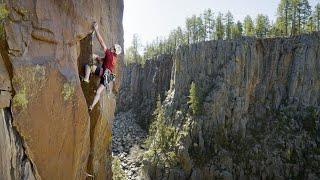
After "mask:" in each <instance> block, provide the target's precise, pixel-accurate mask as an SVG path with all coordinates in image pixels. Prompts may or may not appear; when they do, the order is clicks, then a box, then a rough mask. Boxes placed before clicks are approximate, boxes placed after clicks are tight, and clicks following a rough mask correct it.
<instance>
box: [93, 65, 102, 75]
mask: <svg viewBox="0 0 320 180" xmlns="http://www.w3.org/2000/svg"><path fill="white" fill-rule="evenodd" d="M94 74H95V75H97V76H99V77H100V76H102V75H103V69H102V67H101V66H97V68H96V70H95V71H94Z"/></svg>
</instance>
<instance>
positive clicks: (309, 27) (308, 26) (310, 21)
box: [306, 16, 316, 32]
mask: <svg viewBox="0 0 320 180" xmlns="http://www.w3.org/2000/svg"><path fill="white" fill-rule="evenodd" d="M314 30H316V26H315V23H314V21H313V17H312V16H311V17H309V19H308V21H307V24H306V31H307V32H312V31H314Z"/></svg>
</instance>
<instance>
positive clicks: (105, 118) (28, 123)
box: [0, 0, 123, 179]
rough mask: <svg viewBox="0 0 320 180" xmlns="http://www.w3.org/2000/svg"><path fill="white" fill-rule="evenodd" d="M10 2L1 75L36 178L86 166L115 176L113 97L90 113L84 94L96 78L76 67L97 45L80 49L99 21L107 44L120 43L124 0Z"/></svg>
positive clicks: (64, 175)
mask: <svg viewBox="0 0 320 180" xmlns="http://www.w3.org/2000/svg"><path fill="white" fill-rule="evenodd" d="M7 7H8V10H9V17H8V18H7V21H6V23H5V34H6V37H5V42H4V44H3V45H2V46H1V55H2V57H4V60H3V61H2V60H1V61H0V63H1V64H0V81H1V82H4V83H3V84H1V87H2V86H6V87H7V88H8V91H11V89H10V88H11V84H12V89H13V94H14V96H13V99H11V109H12V122H13V126H14V127H15V128H16V130H17V132H18V134H19V136H21V139H22V141H23V146H24V151H25V154H26V156H27V158H28V159H29V160H30V162H31V167H32V168H31V169H32V173H33V174H34V176H35V178H36V179H85V178H86V174H87V173H89V174H92V175H94V176H95V179H111V175H112V173H111V152H110V146H111V143H110V141H111V124H112V120H113V116H114V115H113V113H114V109H115V99H114V98H113V97H111V96H110V98H108V97H107V96H106V95H103V97H102V98H101V100H100V103H99V104H100V106H97V108H96V109H95V110H94V111H93V112H92V113H91V114H89V113H88V110H87V107H88V105H87V102H88V103H89V101H90V102H91V100H92V97H93V95H94V91H93V90H94V89H95V88H96V85H97V84H96V81H92V83H91V84H90V85H87V86H86V87H84V86H81V83H80V81H79V73H83V72H79V70H82V65H83V64H84V63H85V62H86V60H87V59H86V57H87V56H85V55H83V54H88V55H90V54H91V53H92V52H95V53H98V52H99V50H100V49H99V46H98V44H97V42H94V43H93V48H92V47H91V51H90V50H88V49H82V48H81V40H82V39H84V38H85V37H86V36H87V35H88V34H89V33H90V32H91V24H92V22H93V21H97V22H98V23H99V27H100V29H99V31H100V32H101V34H102V35H103V37H104V39H105V41H106V43H107V45H109V46H111V44H114V43H119V44H121V45H122V44H123V28H122V13H123V1H122V0H105V1H100V0H95V1H89V0H85V1H78V0H68V1H55V0H41V1H32V0H15V1H8V2H7ZM94 41H96V40H95V39H94ZM88 46H91V45H90V44H89V45H88ZM92 49H93V50H92ZM119 60H120V61H119V63H118V69H120V67H121V65H122V58H119ZM88 61H89V60H88ZM3 62H5V63H6V65H3V64H5V63H3ZM3 69H6V70H7V72H10V73H12V75H11V76H12V77H10V76H9V75H7V74H8V73H7V74H6V75H4V73H2V72H5V71H4V70H3ZM117 74H118V77H120V74H121V72H120V71H118V72H117ZM8 79H10V81H11V84H10V83H8ZM118 79H120V78H118ZM5 83H6V84H5ZM6 97H8V96H6ZM9 97H10V96H9ZM2 100H3V101H5V102H3V103H2V104H8V103H7V102H8V100H5V98H2ZM3 106H4V107H5V105H3ZM1 108H2V107H1ZM0 168H1V166H0ZM22 174H23V173H22ZM0 175H1V174H0ZM32 177H33V176H32ZM11 178H13V179H14V178H19V177H11ZM0 179H1V177H0Z"/></svg>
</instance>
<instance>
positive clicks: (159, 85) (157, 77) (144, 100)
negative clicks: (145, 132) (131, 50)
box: [117, 55, 173, 127]
mask: <svg viewBox="0 0 320 180" xmlns="http://www.w3.org/2000/svg"><path fill="white" fill-rule="evenodd" d="M172 65H173V61H172V56H171V55H159V56H157V57H155V58H154V59H150V60H147V61H146V63H145V64H144V65H141V64H136V63H132V64H129V65H127V66H126V67H124V68H123V76H122V82H121V87H120V91H119V97H118V101H117V103H118V105H117V109H118V111H129V110H132V111H133V112H134V114H135V115H136V116H137V117H138V120H139V124H140V125H141V126H143V127H146V126H147V125H149V124H150V120H151V118H150V117H151V116H152V113H153V111H154V110H155V107H156V101H157V98H158V96H160V97H161V99H162V100H163V99H164V98H165V96H166V92H167V91H168V90H169V88H170V79H171V71H172Z"/></svg>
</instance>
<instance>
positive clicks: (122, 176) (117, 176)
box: [112, 156, 128, 180]
mask: <svg viewBox="0 0 320 180" xmlns="http://www.w3.org/2000/svg"><path fill="white" fill-rule="evenodd" d="M112 179H113V180H126V179H128V178H127V175H126V173H125V172H124V170H123V169H122V168H121V162H120V159H119V158H118V157H117V156H114V157H113V160H112Z"/></svg>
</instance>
